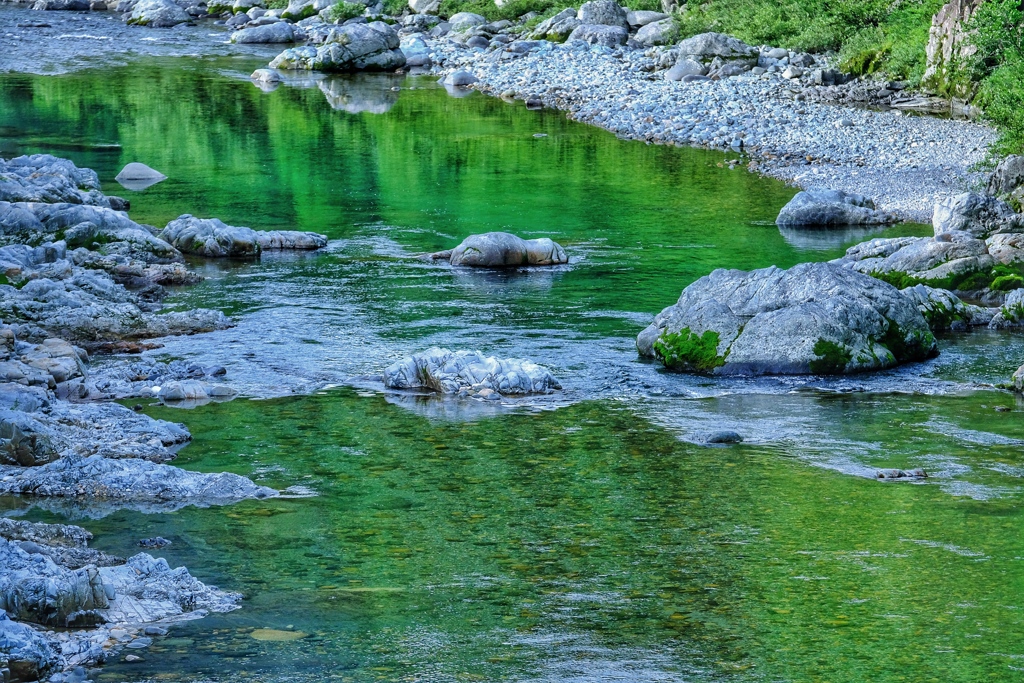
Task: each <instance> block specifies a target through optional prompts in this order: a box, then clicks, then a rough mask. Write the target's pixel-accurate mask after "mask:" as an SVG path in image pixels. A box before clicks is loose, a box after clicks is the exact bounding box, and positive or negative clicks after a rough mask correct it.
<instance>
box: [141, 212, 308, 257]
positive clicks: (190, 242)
mask: <svg viewBox="0 0 1024 683" xmlns="http://www.w3.org/2000/svg"><path fill="white" fill-rule="evenodd" d="M160 236H161V238H162V239H165V240H167V241H168V242H170V243H171V244H173V245H174V246H175V247H177V248H178V249H180V250H181V251H183V252H185V253H186V254H196V255H198V256H206V257H210V258H222V257H230V258H255V257H256V256H259V254H260V252H262V251H263V250H265V249H301V250H310V249H320V248H321V247H324V246H326V245H327V237H325V236H324V235H319V234H317V233H313V232H300V231H296V230H273V231H266V232H264V231H256V230H253V229H252V228H243V227H238V226H234V225H227V224H225V223H224V221H222V220H220V219H219V218H196V217H194V216H191V215H189V214H184V215H182V216H179V217H178V218H176V219H175V220H173V221H171V222H170V223H168V224H167V227H165V228H164V229H163V231H162V232H161V233H160Z"/></svg>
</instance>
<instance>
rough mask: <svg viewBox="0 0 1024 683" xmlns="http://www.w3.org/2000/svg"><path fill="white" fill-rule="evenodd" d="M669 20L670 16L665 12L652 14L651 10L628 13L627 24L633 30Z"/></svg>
mask: <svg viewBox="0 0 1024 683" xmlns="http://www.w3.org/2000/svg"><path fill="white" fill-rule="evenodd" d="M669 18H670V15H668V14H665V13H664V12H651V11H650V10H636V11H632V12H626V23H628V24H629V25H630V27H632V28H640V27H642V26H647V25H649V24H653V23H655V22H657V21H664V20H665V19H669Z"/></svg>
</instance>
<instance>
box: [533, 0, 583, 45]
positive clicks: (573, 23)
mask: <svg viewBox="0 0 1024 683" xmlns="http://www.w3.org/2000/svg"><path fill="white" fill-rule="evenodd" d="M582 24H583V22H581V21H580V20H579V19H577V18H576V10H574V9H573V8H571V7H567V8H566V9H564V10H562V11H561V12H559V13H558V14H556V15H555V16H553V17H551V18H549V19H545V20H544V21H542V22H541V23H539V24H537V27H536V28H535V29H534V30H533V32H532V33H531V34H530V37H531V38H533V39H534V40H550V41H552V42H555V43H561V42H563V41H565V40H566V39H567V38H568V37H569V35H570V34H572V32H573V31H575V30H576V29H577V28H578V27H579V26H581V25H582Z"/></svg>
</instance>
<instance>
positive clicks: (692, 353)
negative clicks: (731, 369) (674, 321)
mask: <svg viewBox="0 0 1024 683" xmlns="http://www.w3.org/2000/svg"><path fill="white" fill-rule="evenodd" d="M719 340H720V337H719V335H718V333H717V332H715V331H714V330H707V331H706V332H704V334H701V335H698V334H697V333H696V332H692V331H690V328H689V327H684V328H683V329H681V330H679V332H665V333H664V334H662V335H661V337H660V338H659V339H658V340H657V341H656V342H654V352H655V354H657V357H658V360H660V361H661V362H662V363H663V364H664V365H665V367H666V368H669V369H671V370H686V371H693V372H712V371H714V369H715V368H718V367H721V366H723V365H725V357H724V356H719V355H718V342H719Z"/></svg>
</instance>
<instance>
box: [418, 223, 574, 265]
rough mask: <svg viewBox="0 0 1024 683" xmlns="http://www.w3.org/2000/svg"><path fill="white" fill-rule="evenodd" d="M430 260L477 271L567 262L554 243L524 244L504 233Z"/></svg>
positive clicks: (470, 240) (468, 242) (487, 235)
mask: <svg viewBox="0 0 1024 683" xmlns="http://www.w3.org/2000/svg"><path fill="white" fill-rule="evenodd" d="M430 258H432V259H434V260H441V259H444V260H447V261H448V262H449V263H451V264H452V265H453V266H473V267H477V268H508V267H517V266H553V265H558V264H562V263H568V262H569V257H568V256H566V254H565V250H564V249H562V246H561V245H560V244H558V243H557V242H553V241H551V240H550V239H548V238H546V237H542V238H539V239H533V240H524V239H522V238H521V237H517V236H516V235H512V234H510V233H507V232H488V233H484V234H482V235H470V236H469V237H467V238H466V239H464V240H463V241H462V243H461V244H460V245H459V246H457V247H455V248H454V249H449V250H446V251H439V252H436V253H433V254H431V255H430Z"/></svg>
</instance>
